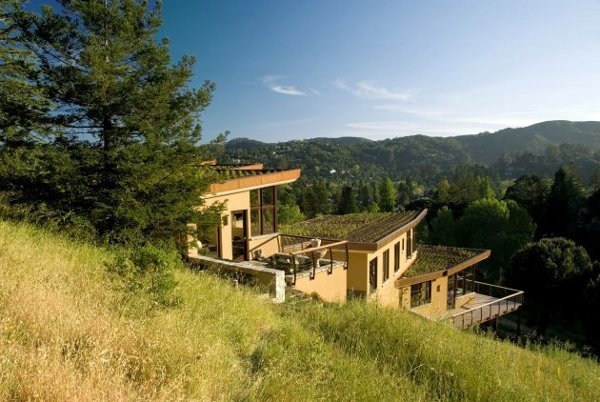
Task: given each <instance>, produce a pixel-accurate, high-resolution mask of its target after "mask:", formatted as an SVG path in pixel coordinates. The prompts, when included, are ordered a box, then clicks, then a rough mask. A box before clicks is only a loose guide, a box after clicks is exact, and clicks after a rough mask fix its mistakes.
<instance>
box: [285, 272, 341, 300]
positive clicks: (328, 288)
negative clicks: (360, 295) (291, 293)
mask: <svg viewBox="0 0 600 402" xmlns="http://www.w3.org/2000/svg"><path fill="white" fill-rule="evenodd" d="M346 272H348V271H346V270H345V269H344V268H342V267H336V268H334V269H333V271H332V273H331V274H329V273H327V270H322V271H318V272H316V273H315V278H314V279H310V276H309V275H301V276H300V275H299V276H298V277H297V278H296V285H295V286H294V288H295V289H296V290H299V291H301V292H304V293H306V294H311V293H313V292H314V293H317V294H318V295H319V296H320V297H321V298H322V299H323V300H325V301H337V302H343V301H345V300H346V289H347V281H346V278H347V276H346Z"/></svg>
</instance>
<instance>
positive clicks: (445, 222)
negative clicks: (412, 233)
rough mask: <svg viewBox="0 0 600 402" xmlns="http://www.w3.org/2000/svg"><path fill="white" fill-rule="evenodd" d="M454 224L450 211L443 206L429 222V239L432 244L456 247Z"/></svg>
mask: <svg viewBox="0 0 600 402" xmlns="http://www.w3.org/2000/svg"><path fill="white" fill-rule="evenodd" d="M455 232H456V222H455V221H454V216H453V215H452V211H451V210H450V209H449V208H448V207H447V206H443V207H442V208H440V210H439V211H438V212H437V215H436V216H435V218H433V219H432V220H431V231H430V232H429V239H430V242H431V243H432V244H440V245H444V246H456V245H457V244H456V233H455Z"/></svg>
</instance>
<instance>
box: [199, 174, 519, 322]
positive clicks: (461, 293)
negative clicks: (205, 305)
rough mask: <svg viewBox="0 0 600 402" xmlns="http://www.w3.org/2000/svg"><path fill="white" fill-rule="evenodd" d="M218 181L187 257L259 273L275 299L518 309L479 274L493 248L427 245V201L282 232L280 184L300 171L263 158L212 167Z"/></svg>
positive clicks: (440, 316) (508, 293)
mask: <svg viewBox="0 0 600 402" xmlns="http://www.w3.org/2000/svg"><path fill="white" fill-rule="evenodd" d="M211 168H213V169H216V171H217V172H218V173H219V176H220V177H221V181H220V182H218V183H214V184H213V185H212V186H211V189H210V192H209V193H207V194H206V195H205V196H204V197H203V198H204V206H205V207H209V206H210V205H212V204H214V203H217V202H219V203H223V204H224V205H225V210H224V212H223V213H222V216H221V219H220V224H219V226H218V227H217V228H215V229H214V230H212V231H211V232H210V233H207V234H206V235H204V236H203V237H202V238H199V239H189V240H191V241H190V242H189V243H190V244H191V245H192V247H190V249H189V251H188V256H189V258H191V259H193V260H198V261H201V262H202V263H204V264H207V263H210V264H211V265H217V266H219V267H220V268H222V269H226V270H233V271H236V272H240V273H242V274H244V275H250V276H253V277H255V278H257V279H258V280H259V281H260V282H262V283H264V284H267V285H269V286H270V288H271V293H272V295H273V296H274V299H275V300H277V301H283V300H284V299H285V295H286V293H287V294H289V293H290V292H302V293H306V294H317V295H318V296H319V297H321V298H322V299H323V300H326V301H337V302H345V301H346V300H347V299H348V298H362V299H366V300H368V301H370V302H375V303H378V304H381V305H383V306H388V307H395V308H401V309H406V310H409V311H411V312H413V313H415V314H418V315H421V316H423V317H426V318H429V319H433V320H444V321H450V322H452V323H453V324H454V325H456V326H457V327H460V328H469V327H471V326H474V325H478V324H480V323H482V322H485V321H490V320H493V319H496V318H497V317H499V316H502V315H504V314H508V313H510V312H512V311H515V310H517V309H518V308H519V307H520V306H521V304H522V302H523V292H521V291H519V290H515V289H508V288H504V287H501V286H496V285H491V284H486V283H482V282H479V281H477V280H476V269H477V263H479V262H481V261H483V260H485V259H486V258H488V257H489V256H490V251H489V250H477V249H466V248H449V247H439V246H425V245H418V243H417V227H418V225H419V223H421V222H422V220H423V219H424V218H425V216H426V214H427V210H420V211H404V212H396V213H360V214H349V215H326V216H321V217H317V218H314V219H310V220H307V221H304V222H299V223H297V224H294V225H289V226H287V227H285V228H284V230H282V231H280V227H279V224H278V218H277V208H278V205H277V186H279V185H283V184H287V183H291V182H293V181H295V180H297V179H298V178H299V177H300V170H299V169H294V170H283V171H278V170H269V169H264V167H263V166H262V165H261V164H255V165H243V166H239V165H230V166H214V167H211Z"/></svg>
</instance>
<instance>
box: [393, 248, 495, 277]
mask: <svg viewBox="0 0 600 402" xmlns="http://www.w3.org/2000/svg"><path fill="white" fill-rule="evenodd" d="M490 254H491V252H490V250H483V249H474V248H458V247H444V246H428V245H421V246H419V249H418V253H417V259H416V261H415V262H414V263H413V264H412V265H411V266H410V268H408V270H407V271H406V272H404V274H402V276H401V277H400V278H399V279H397V280H396V283H395V284H396V287H400V286H408V285H411V284H413V283H420V282H424V281H427V280H431V279H434V278H436V277H440V276H443V275H452V274H453V273H455V272H459V271H462V270H463V269H465V268H468V267H470V266H472V265H474V264H476V263H477V262H479V261H482V260H485V259H486V258H488V257H489V256H490Z"/></svg>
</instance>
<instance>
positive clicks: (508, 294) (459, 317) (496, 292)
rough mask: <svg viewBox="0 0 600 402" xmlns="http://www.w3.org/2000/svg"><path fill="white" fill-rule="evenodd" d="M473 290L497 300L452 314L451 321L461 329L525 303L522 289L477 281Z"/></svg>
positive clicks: (488, 319)
mask: <svg viewBox="0 0 600 402" xmlns="http://www.w3.org/2000/svg"><path fill="white" fill-rule="evenodd" d="M473 290H474V291H475V293H478V294H481V295H485V296H491V297H493V298H495V300H492V301H490V302H488V303H485V304H481V305H478V306H476V307H473V308H471V309H468V310H465V311H461V312H460V313H457V314H454V315H453V316H451V317H450V318H449V321H450V322H451V323H452V324H453V325H455V326H457V327H459V328H461V329H467V328H470V327H472V326H475V325H478V324H481V323H483V322H486V321H490V320H493V319H495V318H497V317H500V316H502V315H504V314H508V313H510V312H511V311H515V310H517V309H518V308H519V307H521V306H522V305H523V300H524V297H523V291H522V290H518V289H511V288H507V287H504V286H498V285H492V284H489V283H483V282H477V281H475V282H474V289H473Z"/></svg>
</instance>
